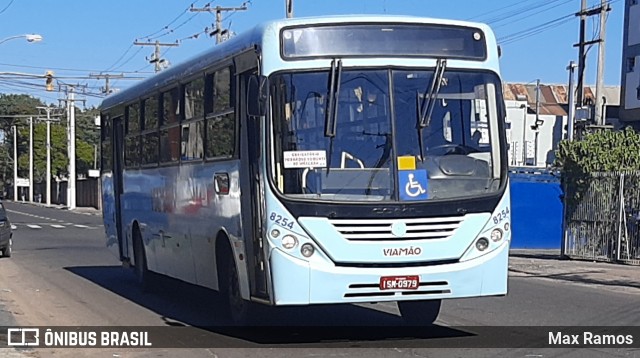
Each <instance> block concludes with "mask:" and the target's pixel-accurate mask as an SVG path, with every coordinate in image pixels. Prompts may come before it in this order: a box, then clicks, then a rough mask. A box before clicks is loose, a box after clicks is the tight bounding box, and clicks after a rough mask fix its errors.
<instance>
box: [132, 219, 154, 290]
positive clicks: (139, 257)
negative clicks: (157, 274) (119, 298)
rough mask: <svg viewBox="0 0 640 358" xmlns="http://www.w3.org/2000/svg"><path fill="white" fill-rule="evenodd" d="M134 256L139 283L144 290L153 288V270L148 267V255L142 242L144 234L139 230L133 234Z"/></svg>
mask: <svg viewBox="0 0 640 358" xmlns="http://www.w3.org/2000/svg"><path fill="white" fill-rule="evenodd" d="M133 257H134V260H135V266H134V268H135V272H136V278H137V281H138V285H140V287H141V288H142V291H143V292H148V291H150V290H151V286H152V282H151V281H152V279H151V272H150V271H149V269H148V267H147V255H146V253H145V250H144V244H143V243H142V235H141V234H140V233H139V232H138V230H136V231H134V234H133Z"/></svg>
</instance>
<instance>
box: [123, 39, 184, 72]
mask: <svg viewBox="0 0 640 358" xmlns="http://www.w3.org/2000/svg"><path fill="white" fill-rule="evenodd" d="M133 44H134V45H136V46H155V51H154V52H153V54H152V55H151V59H150V60H149V63H153V64H155V66H156V67H155V68H156V72H160V71H162V65H163V64H166V60H165V59H164V58H161V57H160V56H162V55H161V54H160V47H162V46H168V47H175V46H180V44H179V43H177V42H174V43H161V42H160V41H156V42H138V41H134V42H133Z"/></svg>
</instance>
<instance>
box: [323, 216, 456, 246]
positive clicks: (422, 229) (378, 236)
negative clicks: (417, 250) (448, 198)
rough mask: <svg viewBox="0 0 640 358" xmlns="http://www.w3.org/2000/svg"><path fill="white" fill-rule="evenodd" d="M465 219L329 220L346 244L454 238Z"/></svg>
mask: <svg viewBox="0 0 640 358" xmlns="http://www.w3.org/2000/svg"><path fill="white" fill-rule="evenodd" d="M463 220H464V218H463V217H460V216H458V217H440V218H412V219H330V220H329V221H330V222H331V224H332V225H333V227H334V228H335V229H336V230H337V231H338V232H339V233H340V234H342V236H344V238H345V239H347V240H355V241H383V240H430V239H446V238H449V237H451V236H452V235H453V234H454V232H455V231H456V230H457V229H458V228H459V227H460V224H461V223H462V221H463Z"/></svg>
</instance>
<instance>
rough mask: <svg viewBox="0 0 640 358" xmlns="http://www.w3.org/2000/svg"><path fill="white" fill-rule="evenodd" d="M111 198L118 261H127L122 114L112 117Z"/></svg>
mask: <svg viewBox="0 0 640 358" xmlns="http://www.w3.org/2000/svg"><path fill="white" fill-rule="evenodd" d="M112 143H113V146H112V148H113V199H114V205H115V214H116V215H115V216H116V235H117V236H118V249H119V251H120V261H122V262H130V261H129V259H130V258H129V252H128V248H127V235H126V232H125V231H124V230H123V227H122V193H123V186H124V183H123V180H124V173H123V170H122V169H123V168H124V150H123V148H124V116H119V117H116V118H114V119H113V142H112Z"/></svg>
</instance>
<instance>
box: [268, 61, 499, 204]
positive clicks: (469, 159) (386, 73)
mask: <svg viewBox="0 0 640 358" xmlns="http://www.w3.org/2000/svg"><path fill="white" fill-rule="evenodd" d="M328 76H329V72H328V71H323V72H312V73H310V72H305V73H290V74H278V75H275V76H273V78H272V81H271V84H272V96H273V100H272V103H273V105H274V108H273V112H272V113H273V114H272V134H271V150H272V167H271V173H272V176H273V179H274V182H275V183H276V186H277V187H278V189H279V191H280V192H281V193H283V194H285V195H287V196H290V197H297V198H307V199H311V198H314V199H320V200H347V201H353V200H355V201H398V200H400V201H402V200H434V199H448V198H459V197H466V196H477V195H482V194H486V193H489V192H493V191H496V190H497V189H498V186H499V182H500V178H496V177H495V176H496V175H495V174H494V173H500V172H501V171H496V170H494V168H493V165H494V163H496V158H493V157H492V153H497V152H498V151H492V146H498V145H500V144H499V143H500V141H499V139H498V138H497V136H498V134H497V133H498V131H497V130H492V128H497V127H496V126H497V122H498V118H490V113H492V111H490V110H489V108H499V107H500V106H498V105H497V103H493V104H488V103H487V98H496V99H498V100H501V97H500V94H499V93H493V95H492V96H490V97H488V96H487V91H489V90H491V91H495V90H494V88H500V85H499V80H498V78H497V76H495V75H493V74H490V73H485V72H468V71H465V72H462V71H456V70H455V69H447V71H446V72H445V73H444V75H443V76H442V79H441V86H440V90H439V92H438V94H437V96H436V97H435V98H434V105H433V110H432V114H431V121H430V122H429V125H428V126H425V127H424V128H422V129H420V132H419V130H418V128H419V121H420V114H419V108H420V105H421V104H422V103H423V101H424V93H425V92H426V89H428V87H429V86H430V85H431V83H432V82H433V76H434V71H433V70H432V69H431V70H429V69H424V70H418V71H409V70H352V69H348V68H346V69H344V70H343V72H342V76H341V83H340V91H339V93H338V98H337V99H336V100H337V105H338V110H337V116H336V135H335V137H334V138H333V140H331V138H329V137H326V136H325V128H324V125H325V111H326V108H327V98H328V97H327V83H328ZM489 83H491V84H493V85H492V86H487V84H489ZM493 113H499V112H498V111H493ZM420 134H421V135H422V139H423V140H422V144H423V148H422V150H421V148H420V142H421V141H420V140H419V135H420ZM494 137H495V138H494ZM400 163H402V164H400ZM497 163H500V162H499V160H498V161H497ZM502 165H504V163H503V164H502ZM414 188H415V190H414Z"/></svg>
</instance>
